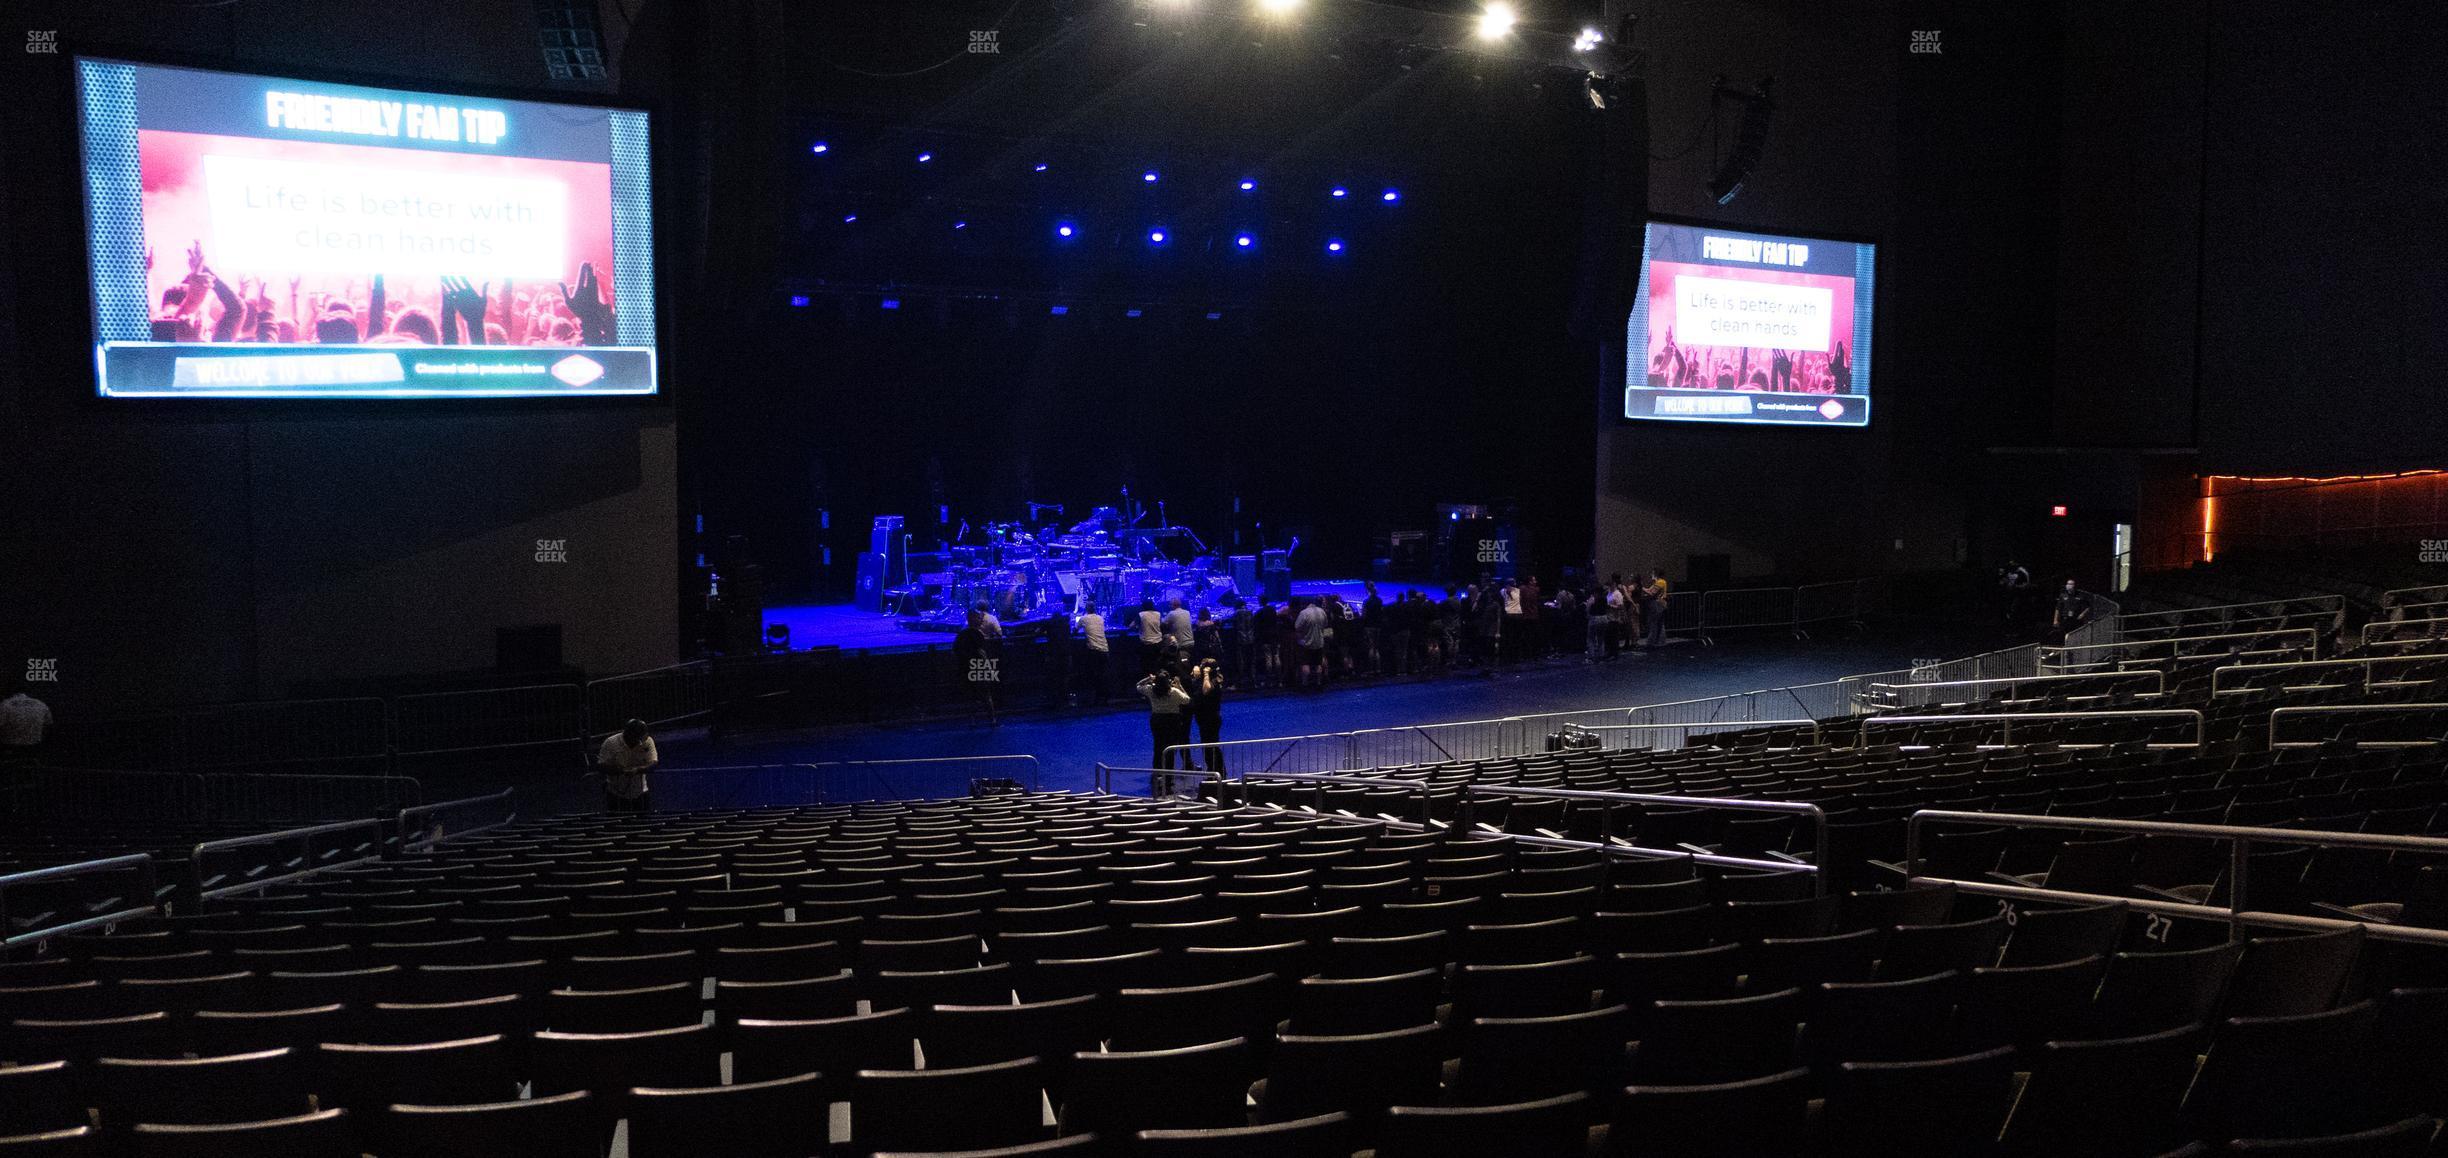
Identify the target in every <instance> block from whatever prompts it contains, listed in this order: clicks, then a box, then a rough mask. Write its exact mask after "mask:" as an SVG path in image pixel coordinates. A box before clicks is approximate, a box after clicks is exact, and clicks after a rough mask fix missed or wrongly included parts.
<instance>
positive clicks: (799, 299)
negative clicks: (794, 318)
mask: <svg viewBox="0 0 2448 1158" xmlns="http://www.w3.org/2000/svg"><path fill="white" fill-rule="evenodd" d="M791 304H792V305H793V306H796V307H798V308H800V309H803V310H804V309H806V308H807V304H808V300H807V295H806V294H792V295H791Z"/></svg>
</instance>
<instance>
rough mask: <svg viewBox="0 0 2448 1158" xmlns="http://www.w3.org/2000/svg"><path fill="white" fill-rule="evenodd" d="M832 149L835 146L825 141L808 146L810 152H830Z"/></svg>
mask: <svg viewBox="0 0 2448 1158" xmlns="http://www.w3.org/2000/svg"><path fill="white" fill-rule="evenodd" d="M832 151H833V146H831V145H828V144H825V143H824V142H823V141H818V142H816V143H815V144H813V145H809V146H808V152H811V153H830V152H832Z"/></svg>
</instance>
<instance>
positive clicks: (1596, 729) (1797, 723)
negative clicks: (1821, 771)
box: [1564, 718, 1827, 751]
mask: <svg viewBox="0 0 2448 1158" xmlns="http://www.w3.org/2000/svg"><path fill="white" fill-rule="evenodd" d="M1754 728H1808V729H1810V742H1811V743H1813V744H1820V743H1824V742H1825V741H1826V738H1827V737H1826V729H1825V727H1824V726H1823V725H1822V724H1821V723H1820V722H1819V721H1817V720H1814V719H1809V718H1799V719H1787V720H1713V721H1710V722H1708V723H1704V724H1566V725H1564V730H1565V732H1567V733H1569V734H1589V735H1593V736H1596V737H1598V738H1599V739H1600V741H1601V742H1600V743H1599V744H1597V745H1595V746H1596V747H1599V748H1626V749H1631V748H1639V749H1646V750H1650V751H1660V750H1672V749H1676V748H1688V747H1690V746H1691V740H1692V737H1693V736H1694V735H1712V736H1713V735H1717V734H1719V732H1720V731H1724V732H1744V731H1750V730H1752V729H1754ZM1661 732H1670V733H1672V735H1671V736H1659V733H1661ZM1618 733H1621V734H1623V735H1624V737H1625V738H1626V739H1628V740H1637V739H1644V738H1651V737H1656V738H1658V739H1664V740H1671V741H1672V743H1650V744H1641V743H1625V744H1619V745H1617V744H1607V743H1605V742H1604V741H1605V739H1606V738H1607V737H1610V736H1614V735H1616V734H1618Z"/></svg>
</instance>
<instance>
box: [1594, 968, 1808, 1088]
mask: <svg viewBox="0 0 2448 1158" xmlns="http://www.w3.org/2000/svg"><path fill="white" fill-rule="evenodd" d="M1801 1020H1802V992H1801V990H1798V989H1784V990H1779V991H1777V992H1775V993H1762V994H1759V995H1757V996H1752V997H1732V998H1724V999H1720V1000H1714V1001H1659V1002H1655V1003H1653V1004H1652V1005H1651V1006H1650V1011H1649V1015H1648V1017H1646V1018H1645V1019H1643V1022H1644V1024H1643V1028H1642V1031H1641V1038H1640V1048H1639V1050H1638V1051H1637V1052H1636V1053H1635V1054H1634V1056H1633V1059H1632V1067H1633V1080H1634V1081H1635V1082H1637V1083H1640V1084H1644V1085H1699V1084H1705V1083H1711V1082H1730V1081H1738V1080H1741V1079H1743V1078H1756V1077H1761V1076H1764V1075H1767V1074H1773V1073H1779V1072H1782V1071H1784V1070H1786V1069H1788V1068H1790V1067H1791V1066H1792V1065H1793V1062H1794V1034H1795V1031H1796V1027H1797V1026H1798V1025H1799V1024H1800V1022H1801Z"/></svg>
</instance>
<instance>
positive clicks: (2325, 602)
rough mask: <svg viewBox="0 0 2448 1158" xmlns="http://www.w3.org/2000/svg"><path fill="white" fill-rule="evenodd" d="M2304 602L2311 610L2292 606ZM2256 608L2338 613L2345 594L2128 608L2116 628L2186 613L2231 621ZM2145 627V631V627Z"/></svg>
mask: <svg viewBox="0 0 2448 1158" xmlns="http://www.w3.org/2000/svg"><path fill="white" fill-rule="evenodd" d="M2304 604H2310V605H2312V607H2311V608H2310V609H2307V610H2301V611H2298V610H2293V608H2295V607H2298V606H2300V605H2304ZM2255 608H2276V609H2277V610H2276V611H2274V612H2264V613H2262V616H2261V617H2264V618H2266V617H2272V616H2274V617H2277V618H2290V617H2293V616H2297V615H2327V616H2337V615H2342V614H2344V613H2345V610H2346V597H2345V596H2343V595H2290V596H2282V597H2280V598H2277V599H2254V600H2249V601H2247V602H2243V603H2213V604H2209V605H2207V606H2202V607H2174V608H2170V609H2168V610H2166V611H2127V612H2120V613H2119V614H2118V616H2117V629H2118V630H2119V631H2131V630H2133V624H2134V622H2135V621H2136V620H2158V619H2177V620H2181V619H2183V618H2184V617H2186V616H2203V615H2210V616H2216V617H2217V618H2218V619H2219V620H2220V621H2221V622H2233V621H2234V620H2236V619H2239V618H2254V617H2253V616H2249V615H2242V614H2239V613H2242V612H2245V611H2248V610H2251V609H2255ZM2177 626H2180V627H2181V626H2186V625H2185V624H2183V623H2181V622H2180V623H2178V624H2177ZM2145 630H2147V628H2146V629H2145Z"/></svg>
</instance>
